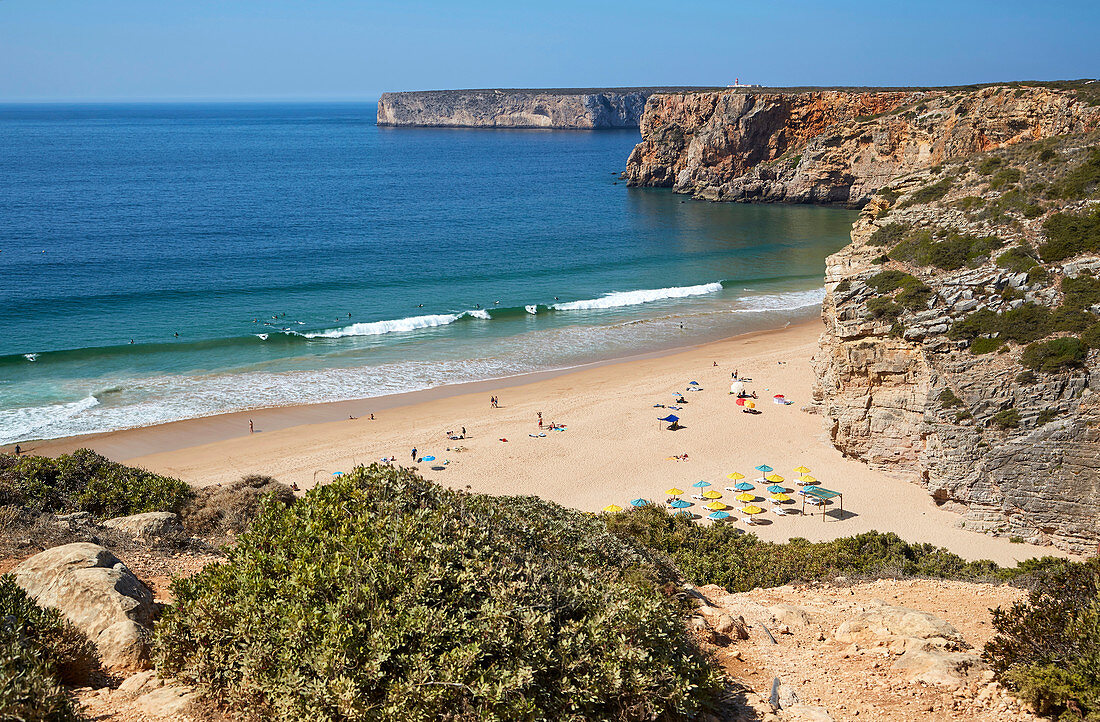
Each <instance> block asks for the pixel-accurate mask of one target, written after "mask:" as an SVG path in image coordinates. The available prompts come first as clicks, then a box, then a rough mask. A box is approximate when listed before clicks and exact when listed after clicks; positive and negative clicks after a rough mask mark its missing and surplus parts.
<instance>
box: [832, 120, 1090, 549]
mask: <svg viewBox="0 0 1100 722" xmlns="http://www.w3.org/2000/svg"><path fill="white" fill-rule="evenodd" d="M1098 139H1100V134H1097V133H1087V134H1080V135H1070V136H1062V137H1059V138H1052V139H1048V140H1045V141H1039V142H1033V143H1022V144H1019V145H1014V146H1013V147H1011V148H1005V149H1002V150H999V151H995V152H992V153H988V154H981V155H976V156H972V157H969V158H965V159H961V160H957V161H953V162H950V163H945V164H942V165H937V166H934V167H932V168H929V169H927V170H926V171H922V172H918V173H916V174H912V175H909V176H906V177H903V178H901V179H899V180H897V181H895V182H893V183H891V184H889V185H888V186H887V187H885V188H883V189H881V190H880V192H879V193H878V194H877V195H876V196H874V197H873V198H872V200H871V201H870V203H869V204H868V205H867V206H866V208H864V210H863V212H862V214H861V216H860V218H859V220H858V221H857V222H856V223H855V225H854V227H853V229H852V242H851V244H849V245H848V246H846V247H845V248H843V249H842V250H841V251H839V252H837V253H836V254H834V255H832V256H830V257H829V258H828V259H827V261H826V274H825V285H826V296H825V300H824V303H823V305H822V316H823V319H824V322H825V332H824V334H823V335H822V337H821V341H820V348H819V350H818V352H817V353H816V354H815V356H814V358H813V365H814V368H815V371H816V383H815V387H814V399H815V402H814V406H813V410H816V411H819V412H821V413H823V414H824V415H825V416H826V417H827V419H828V430H829V434H830V436H831V437H832V441H833V443H834V444H835V445H836V447H837V448H839V449H840V450H841V451H843V452H844V453H845V454H846V455H848V456H852V457H855V458H859V459H862V460H863V461H865V462H867V463H868V464H870V465H872V466H875V467H877V468H881V469H885V470H890V471H894V472H898V473H901V474H904V475H908V476H911V477H912V478H914V479H915V480H917V481H919V483H921V484H923V485H924V486H925V487H926V488H927V489H928V491H929V493H930V494H931V495H932V497H933V499H934V500H935V501H936V502H937V503H938V504H941V505H943V506H945V507H947V508H949V509H952V510H954V511H957V512H959V513H960V514H962V515H963V521H962V523H963V525H964V526H965V527H966V528H968V529H976V530H978V531H986V532H989V533H995V534H1000V535H1005V536H1011V537H1014V538H1019V539H1022V540H1026V541H1030V542H1033V543H1051V544H1054V545H1056V546H1058V547H1060V548H1062V549H1064V550H1067V551H1070V552H1076V553H1091V552H1092V551H1094V550H1095V548H1096V544H1097V542H1098V541H1100V514H1098V512H1100V429H1098V426H1100V395H1098V394H1097V393H1096V389H1097V388H1100V354H1098V352H1097V350H1096V349H1097V348H1098V347H1100V279H1098V278H1097V277H1096V274H1097V272H1098V271H1100V255H1097V253H1096V251H1098V250H1100V237H1097V236H1095V235H1090V233H1091V234H1095V233H1096V231H1095V228H1096V227H1097V225H1098V224H1100V206H1098V205H1097V203H1098V202H1100V189H1098V188H1097V178H1100V149H1098V148H1097V141H1098ZM1090 224H1091V225H1090ZM1090 228H1091V229H1092V230H1091V231H1090V230H1089V229H1090Z"/></svg>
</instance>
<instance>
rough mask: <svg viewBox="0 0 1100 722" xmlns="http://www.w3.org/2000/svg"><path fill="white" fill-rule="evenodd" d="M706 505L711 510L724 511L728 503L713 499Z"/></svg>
mask: <svg viewBox="0 0 1100 722" xmlns="http://www.w3.org/2000/svg"><path fill="white" fill-rule="evenodd" d="M705 506H706V507H707V508H708V509H711V510H713V511H722V510H723V509H725V508H726V505H725V504H723V503H722V502H720V501H712V502H711V503H709V504H706V505H705Z"/></svg>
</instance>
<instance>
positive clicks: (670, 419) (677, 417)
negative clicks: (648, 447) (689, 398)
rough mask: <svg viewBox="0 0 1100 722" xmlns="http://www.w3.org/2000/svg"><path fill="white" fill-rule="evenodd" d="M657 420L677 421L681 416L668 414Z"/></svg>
mask: <svg viewBox="0 0 1100 722" xmlns="http://www.w3.org/2000/svg"><path fill="white" fill-rule="evenodd" d="M657 420H658V421H671V422H673V423H675V422H677V421H679V420H680V417H679V416H677V415H676V414H669V415H668V416H666V417H664V418H663V419H657Z"/></svg>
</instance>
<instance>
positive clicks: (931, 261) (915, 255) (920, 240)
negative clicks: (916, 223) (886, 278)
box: [890, 230, 1004, 271]
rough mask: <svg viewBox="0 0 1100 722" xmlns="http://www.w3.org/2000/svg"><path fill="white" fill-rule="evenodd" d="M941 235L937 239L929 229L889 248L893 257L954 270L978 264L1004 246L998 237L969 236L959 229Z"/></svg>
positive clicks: (897, 259)
mask: <svg viewBox="0 0 1100 722" xmlns="http://www.w3.org/2000/svg"><path fill="white" fill-rule="evenodd" d="M940 234H941V237H940V238H939V239H937V238H936V237H935V236H933V235H932V233H931V232H930V231H927V230H924V231H920V232H917V233H911V234H909V235H908V236H906V238H905V240H904V241H902V242H901V243H899V244H898V245H897V246H896V247H895V248H894V250H892V251H890V258H892V259H894V260H896V261H903V262H907V263H915V264H917V265H919V266H936V267H937V268H942V269H943V270H945V271H954V270H957V269H959V268H965V267H966V266H968V265H972V264H974V263H976V262H977V261H978V260H979V259H981V258H985V257H987V256H989V255H990V254H991V253H992V252H993V251H995V250H997V249H998V248H1000V247H1001V246H1002V245H1004V242H1003V241H1002V240H1001V239H1000V238H997V237H996V236H983V237H977V236H968V235H963V234H961V233H958V232H956V231H948V232H946V233H943V232H942V231H941V232H940Z"/></svg>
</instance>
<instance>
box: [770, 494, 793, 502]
mask: <svg viewBox="0 0 1100 722" xmlns="http://www.w3.org/2000/svg"><path fill="white" fill-rule="evenodd" d="M790 500H791V497H789V496H787V495H786V494H784V493H782V492H780V493H778V494H772V501H790Z"/></svg>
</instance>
